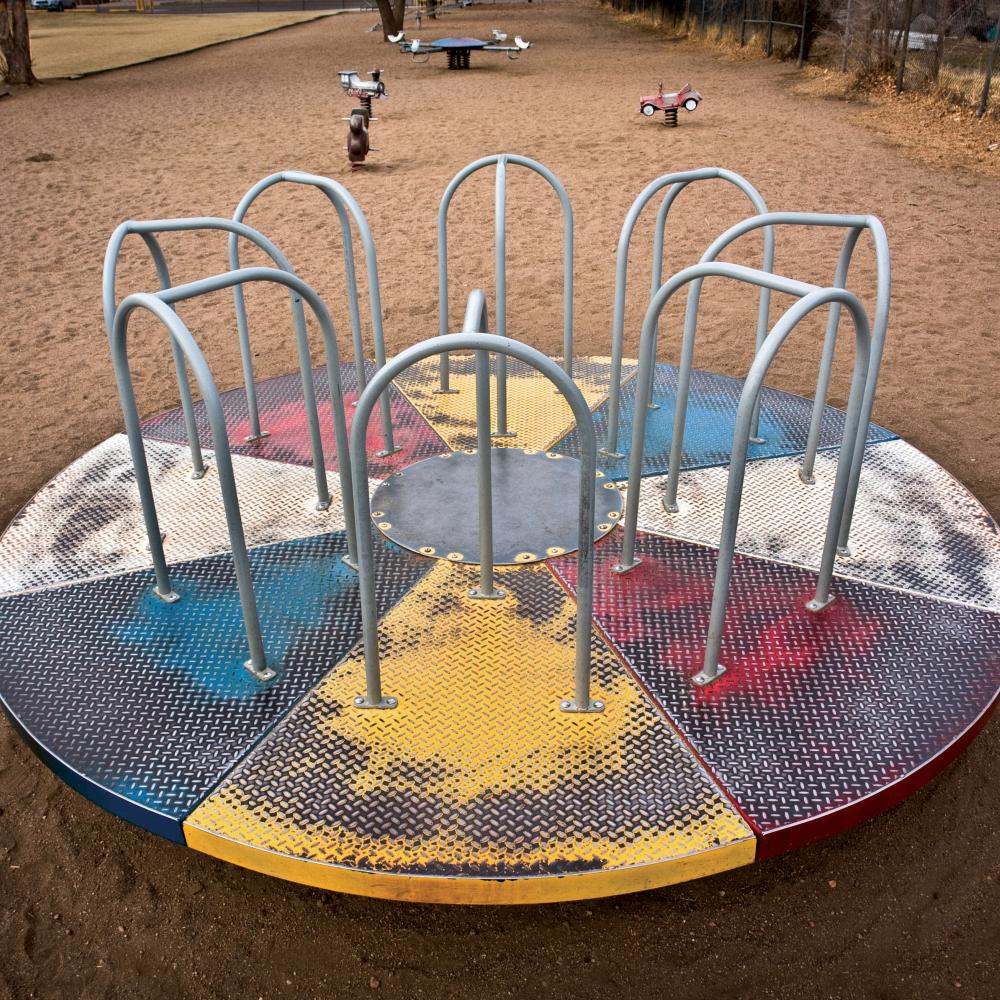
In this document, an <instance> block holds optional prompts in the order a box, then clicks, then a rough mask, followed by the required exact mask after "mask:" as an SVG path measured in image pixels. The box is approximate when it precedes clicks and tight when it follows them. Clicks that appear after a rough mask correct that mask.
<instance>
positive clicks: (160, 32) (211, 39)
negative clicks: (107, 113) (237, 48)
mask: <svg viewBox="0 0 1000 1000" xmlns="http://www.w3.org/2000/svg"><path fill="white" fill-rule="evenodd" d="M325 16H329V15H327V14H317V13H308V14H307V13H302V12H296V13H291V12H289V13H280V14H205V15H199V14H171V15H169V16H167V15H162V16H156V17H154V16H152V15H150V14H133V13H126V12H115V13H112V14H96V13H94V12H93V11H89V10H88V11H84V10H79V11H67V12H66V13H63V14H50V13H48V12H46V11H39V12H38V13H32V14H29V18H30V25H31V27H30V31H31V54H32V61H33V64H34V69H35V75H36V76H37V77H38V78H39V79H41V80H52V79H57V78H59V77H73V76H81V75H84V74H87V73H97V72H100V71H101V70H106V69H115V68H117V67H121V66H131V65H133V64H135V63H141V62H148V61H149V60H151V59H161V58H163V56H170V55H176V54H177V53H179V52H190V51H191V50H192V49H199V48H202V47H203V46H205V45H214V44H216V43H218V42H225V41H229V40H230V39H233V38H246V37H248V36H249V35H259V34H262V33H263V32H265V31H273V30H274V29H275V28H284V27H287V26H288V25H291V24H299V23H301V22H302V21H312V20H315V19H316V18H317V17H325Z"/></svg>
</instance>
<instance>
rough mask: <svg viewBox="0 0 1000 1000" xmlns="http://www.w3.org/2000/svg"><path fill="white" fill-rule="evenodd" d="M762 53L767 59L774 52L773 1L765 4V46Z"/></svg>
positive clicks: (770, 0) (769, 0)
mask: <svg viewBox="0 0 1000 1000" xmlns="http://www.w3.org/2000/svg"><path fill="white" fill-rule="evenodd" d="M764 51H765V55H767V56H769V57H770V55H771V53H772V52H773V51H774V0H768V4H767V46H766V48H765V50H764Z"/></svg>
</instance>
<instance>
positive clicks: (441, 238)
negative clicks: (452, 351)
mask: <svg viewBox="0 0 1000 1000" xmlns="http://www.w3.org/2000/svg"><path fill="white" fill-rule="evenodd" d="M447 197H448V194H447V192H446V193H445V198H447ZM447 213H448V210H447V207H446V205H444V204H442V207H441V208H440V209H439V210H438V218H437V239H438V334H439V335H440V336H442V337H444V336H446V335H447V334H448V332H449V330H448V214H447ZM434 392H435V393H437V394H439V395H443V396H453V395H455V394H456V393H457V392H458V390H457V389H453V388H452V387H451V364H450V362H449V360H448V355H447V353H442V354H441V356H440V357H439V358H438V387H437V388H436V389H435V390H434Z"/></svg>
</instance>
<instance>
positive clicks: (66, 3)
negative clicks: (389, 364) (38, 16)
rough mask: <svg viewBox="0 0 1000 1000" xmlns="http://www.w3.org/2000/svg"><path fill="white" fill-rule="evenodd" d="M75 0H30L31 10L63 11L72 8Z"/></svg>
mask: <svg viewBox="0 0 1000 1000" xmlns="http://www.w3.org/2000/svg"><path fill="white" fill-rule="evenodd" d="M75 6H76V0H31V9H32V10H51V11H64V10H72V9H73V8H74V7H75Z"/></svg>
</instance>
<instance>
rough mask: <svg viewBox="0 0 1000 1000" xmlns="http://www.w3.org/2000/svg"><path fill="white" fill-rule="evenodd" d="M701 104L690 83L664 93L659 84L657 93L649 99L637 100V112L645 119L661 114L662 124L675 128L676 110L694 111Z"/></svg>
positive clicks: (641, 98)
mask: <svg viewBox="0 0 1000 1000" xmlns="http://www.w3.org/2000/svg"><path fill="white" fill-rule="evenodd" d="M700 103H701V94H699V93H698V91H697V90H695V89H694V88H693V87H692V86H691V84H690V83H685V84H684V86H683V87H681V89H680V90H677V91H674V92H673V93H665V92H664V90H663V84H662V83H661V84H660V86H659V88H658V89H657V92H656V93H655V94H653V95H652V96H651V97H640V98H639V111H640V112H642V114H644V115H645V116H646V117H647V118H652V117H653V115H655V114H656V112H657V111H662V112H663V124H664V125H666V126H668V127H669V128H677V110H678V108H683V109H684V110H685V111H694V110H696V109H697V107H698V105H699V104H700Z"/></svg>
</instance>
